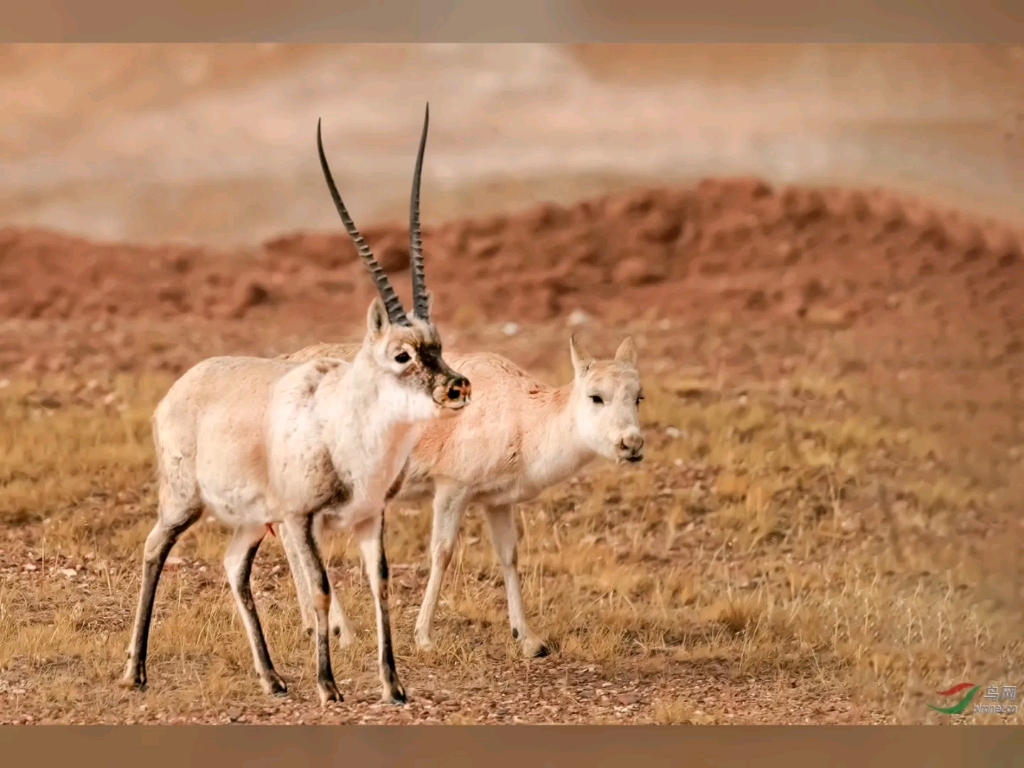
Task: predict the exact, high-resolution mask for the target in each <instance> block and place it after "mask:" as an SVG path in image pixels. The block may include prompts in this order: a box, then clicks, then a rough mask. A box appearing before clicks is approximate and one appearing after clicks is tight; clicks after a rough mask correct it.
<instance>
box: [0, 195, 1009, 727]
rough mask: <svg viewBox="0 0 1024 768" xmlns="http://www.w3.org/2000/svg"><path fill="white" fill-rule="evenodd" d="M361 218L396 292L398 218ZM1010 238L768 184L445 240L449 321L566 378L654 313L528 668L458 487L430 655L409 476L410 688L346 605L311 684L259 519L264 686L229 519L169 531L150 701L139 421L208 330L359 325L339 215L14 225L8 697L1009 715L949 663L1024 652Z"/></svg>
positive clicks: (431, 254)
mask: <svg viewBox="0 0 1024 768" xmlns="http://www.w3.org/2000/svg"><path fill="white" fill-rule="evenodd" d="M367 235H368V239H369V241H370V243H371V245H373V247H374V248H375V250H376V252H377V253H378V255H379V256H380V257H381V258H382V261H383V262H384V263H385V265H386V267H387V268H388V270H389V271H391V272H392V273H397V274H398V275H399V277H397V278H396V280H397V283H398V286H397V287H398V288H399V291H400V292H401V293H403V295H405V296H407V295H408V280H407V277H406V273H404V272H403V270H404V268H405V267H406V265H407V263H408V251H407V248H406V244H405V241H406V235H405V233H404V230H403V228H402V227H377V228H373V229H369V228H368V232H367ZM1021 243H1022V240H1021V237H1020V234H1019V233H1016V232H1013V231H1011V230H1009V229H1008V228H1006V227H1003V226H1001V225H999V224H998V223H995V222H992V221H975V220H972V219H970V218H968V217H967V216H964V215H958V214H956V213H955V212H949V211H941V210H935V209H933V208H932V207H930V206H928V205H926V204H924V203H921V202H919V201H914V200H901V199H897V198H895V197H893V196H892V195H889V194H887V193H885V192H882V191H864V192H857V191H844V190H833V189H807V188H799V187H794V188H784V189H773V188H771V187H769V186H768V185H767V184H765V183H762V182H759V181H757V180H753V179H736V180H709V181H705V182H703V183H702V184H701V185H699V186H698V187H697V188H696V189H639V190H632V191H628V192H623V193H620V194H616V195H611V196H608V197H604V198H600V199H594V200H589V201H584V202H581V203H579V204H576V205H573V206H568V207H564V206H557V205H544V206H539V207H536V208H535V209H532V210H529V211H527V212H525V213H523V214H517V215H515V216H493V217H490V218H487V219H484V220H473V221H453V222H449V223H447V224H444V225H441V226H438V227H435V228H432V229H430V230H428V231H427V232H426V233H425V244H426V252H427V255H428V262H427V272H428V283H429V284H430V286H431V288H432V290H433V291H434V292H435V308H436V310H435V311H436V314H437V317H438V319H439V324H440V328H441V331H442V333H443V334H444V339H445V342H446V345H447V347H448V348H450V349H454V350H459V351H469V350H480V349H490V350H495V351H498V352H501V353H503V354H506V355H508V356H509V357H510V358H511V359H513V360H514V361H516V362H517V363H519V364H521V365H523V366H525V367H527V368H528V369H529V370H531V371H534V372H535V373H536V374H537V376H538V377H539V378H541V379H543V380H545V381H548V382H552V383H560V382H566V381H568V380H569V371H570V370H571V369H570V364H569V352H568V343H567V342H568V336H569V333H570V332H575V333H577V334H579V336H580V338H581V339H582V340H583V341H584V342H585V343H586V344H587V346H588V347H589V348H590V349H591V350H592V351H594V352H595V353H597V354H599V355H608V354H611V352H612V351H613V350H614V349H615V346H616V345H617V344H618V342H619V341H620V340H621V338H622V337H623V335H624V334H626V333H632V334H634V335H635V337H636V339H637V342H638V346H639V349H640V356H641V368H642V370H643V375H644V379H645V389H646V391H647V399H646V401H645V402H644V404H643V406H642V413H643V418H644V425H645V430H646V433H647V439H648V445H649V450H648V452H647V458H646V460H645V461H644V462H643V464H641V465H639V467H630V468H628V469H622V468H615V467H612V466H608V465H604V464H595V465H593V466H592V467H591V468H590V469H589V470H588V471H586V472H584V473H583V474H582V475H581V476H580V477H578V478H577V479H575V480H574V481H572V482H569V483H567V484H565V485H563V486H560V487H557V488H554V489H552V490H550V491H549V492H548V493H546V494H545V495H544V496H543V497H542V498H541V499H539V500H537V501H535V502H532V503H530V504H527V505H524V506H523V508H522V510H521V515H520V516H519V517H520V520H519V522H520V525H521V533H522V539H521V541H522V544H521V550H520V569H521V572H522V574H523V579H524V591H525V595H526V601H527V609H528V614H529V616H530V618H531V623H532V625H533V626H534V628H535V629H536V630H537V631H538V632H540V633H541V634H543V635H544V636H545V637H547V638H548V639H549V640H550V642H551V645H552V648H553V653H552V655H551V656H549V657H547V658H542V659H535V660H529V661H527V660H523V659H521V658H519V657H518V655H517V653H516V646H515V644H514V641H513V640H512V638H511V636H510V634H509V632H508V630H507V622H506V617H505V603H504V590H503V587H502V583H501V577H500V573H499V571H498V569H497V567H496V564H495V562H494V558H493V555H492V553H491V550H490V545H489V543H488V541H487V534H486V532H484V531H483V528H482V526H481V521H480V520H478V519H477V518H476V516H475V515H473V514H472V513H471V514H470V515H469V516H468V519H467V521H466V523H465V524H464V527H463V531H462V537H461V539H460V544H459V549H458V550H457V554H456V558H455V560H454V561H453V566H452V568H451V570H450V571H449V577H448V579H447V580H446V584H445V588H444V590H443V596H442V601H441V604H440V607H439V611H438V617H437V623H436V627H437V629H436V633H437V634H436V640H437V642H438V647H437V649H436V650H435V651H433V652H432V653H430V654H425V653H420V652H417V651H416V650H415V649H414V647H413V644H412V624H413V621H414V617H415V612H416V609H417V608H418V605H419V601H420V599H421V597H422V593H423V589H424V586H425V582H426V573H427V570H426V558H425V550H426V546H427V543H428V540H429V521H430V516H429V510H428V507H427V506H426V505H420V506H417V507H412V508H404V507H395V508H394V509H392V510H391V511H390V512H389V523H388V534H387V546H388V551H389V557H390V559H391V561H392V564H393V572H394V581H393V584H394V587H393V597H392V621H393V626H394V628H395V633H396V638H395V641H396V646H397V647H396V654H397V663H398V670H399V674H400V675H401V677H402V680H403V682H404V683H405V686H406V688H407V690H408V691H409V693H410V697H411V700H410V703H409V705H408V706H407V707H404V708H395V707H390V706H385V705H381V704H379V703H377V697H378V695H379V687H378V682H377V679H376V663H375V634H374V631H373V622H372V620H371V617H372V615H371V604H370V600H369V592H368V590H367V589H366V586H365V583H364V581H363V577H362V576H361V570H360V567H359V563H358V560H357V555H356V551H355V548H354V547H353V546H351V545H350V543H349V542H346V541H344V540H343V539H341V538H339V539H337V540H335V541H334V542H333V545H332V547H333V548H332V551H331V562H332V574H333V578H334V580H335V582H336V583H337V585H338V588H339V593H340V595H341V598H342V600H343V602H344V603H345V606H346V609H347V610H348V611H349V613H350V615H352V616H353V618H354V620H355V621H356V622H357V624H358V626H359V629H360V637H359V639H358V641H357V642H356V643H355V645H354V646H353V647H352V648H350V649H346V650H335V652H334V666H335V674H336V676H337V678H338V681H339V686H340V688H341V690H342V693H343V695H344V696H345V701H344V702H343V703H341V704H339V705H336V706H332V707H330V708H328V709H321V708H320V706H319V704H318V702H317V699H316V696H315V684H314V679H313V664H312V643H311V641H310V640H308V639H307V638H306V637H305V636H304V635H303V633H302V631H301V625H300V623H299V620H298V619H299V615H298V608H297V604H296V600H295V596H294V591H293V587H292V584H291V580H290V577H289V576H288V573H287V565H286V561H285V559H284V556H283V552H282V550H281V547H280V544H279V542H278V541H276V540H268V541H267V542H266V544H265V545H264V547H263V548H262V549H261V552H260V555H259V557H258V559H257V562H256V567H255V572H254V585H255V589H254V591H255V594H256V598H257V604H258V608H259V610H260V611H261V615H262V617H263V620H264V624H265V626H266V628H267V635H268V642H269V645H270V648H271V653H272V655H273V657H274V660H275V663H276V665H277V667H278V669H279V670H280V671H281V673H282V675H283V676H284V677H285V679H286V681H287V682H288V684H289V695H288V697H287V698H285V699H283V700H279V699H272V698H269V697H266V696H264V695H263V694H262V693H261V692H260V691H259V688H258V686H257V684H256V680H255V676H254V674H253V671H252V662H251V658H250V654H249V650H248V647H247V644H246V641H245V635H244V632H243V630H242V628H241V625H240V623H239V621H238V620H237V618H236V616H235V613H234V605H233V602H232V600H231V597H230V593H229V591H228V587H227V583H226V580H225V579H224V577H223V571H222V568H221V565H220V560H221V557H222V554H223V549H224V547H225V546H226V542H227V537H226V534H225V532H224V531H223V530H221V529H220V527H219V526H218V525H215V524H206V523H204V524H201V525H198V526H196V527H195V528H194V529H192V531H190V532H189V533H188V534H186V536H185V537H184V538H183V539H182V541H181V542H180V543H179V545H178V547H177V548H176V549H175V551H174V552H173V553H172V556H173V558H174V559H173V560H172V561H171V565H170V567H169V568H168V570H167V571H166V572H165V575H164V578H163V580H162V582H161V587H160V591H159V593H158V596H157V606H156V618H155V623H154V627H153V631H152V635H151V646H150V648H151V650H150V666H149V682H150V690H149V691H148V692H146V693H144V694H139V693H128V692H125V691H123V690H121V689H120V688H118V687H117V686H116V685H115V681H116V680H117V678H118V676H119V675H120V673H121V671H122V668H123V663H124V658H125V656H124V653H125V648H126V645H127V640H128V632H129V629H130V624H131V621H132V618H133V612H134V606H135V600H136V597H137V589H138V576H139V559H140V555H141V547H142V542H143V539H144V538H145V536H146V534H147V532H148V530H149V528H150V526H151V525H152V521H153V519H154V502H155V496H154V483H153V480H154V478H153V457H152V446H151V443H150V436H149V421H148V420H149V416H150V414H151V413H152V409H153V407H154V406H155V404H156V402H157V401H158V400H159V398H160V397H161V396H162V394H163V393H164V392H165V391H166V388H167V386H168V385H169V384H170V382H171V381H172V380H173V378H174V377H175V376H176V375H178V374H180V373H181V372H183V371H184V370H185V369H186V368H187V367H188V366H190V365H191V364H193V363H194V362H196V361H198V360H200V359H201V358H203V357H204V356H208V355H212V354H223V353H248V354H262V355H272V354H278V353H281V352H285V351H290V350H294V349H298V348H299V347H301V346H303V345H305V344H308V343H311V342H314V341H328V340H339V341H340V340H352V339H356V338H358V337H359V334H360V324H361V323H362V322H363V318H364V316H365V311H366V306H367V303H368V301H369V299H370V297H371V293H370V291H371V290H372V289H371V287H370V281H369V280H368V279H367V278H366V276H365V274H364V273H363V272H362V271H361V270H362V268H361V267H360V266H359V265H358V264H357V263H356V256H355V252H354V250H353V248H352V246H351V245H350V244H349V242H348V241H347V238H346V237H345V236H344V235H338V236H324V235H304V234H301V233H298V234H288V235H284V236H281V237H279V238H276V239H274V240H271V241H269V242H267V243H265V244H264V245H263V246H262V247H259V248H251V249H238V250H236V251H233V252H225V251H212V250H209V249H203V248H199V247H189V248H185V247H179V246H163V247H142V246H139V247H135V246H130V245H123V244H107V243H94V242H88V241H84V240H76V239H71V238H66V237H63V236H58V235H55V234H51V233H47V232H43V231H31V230H15V229H6V230H0V318H2V321H0V328H2V332H0V413H2V419H3V425H4V426H3V430H2V432H0V455H2V456H3V460H2V461H0V541H2V545H0V722H4V723H29V722H30V723H54V722H61V723H94V722H108V723H124V722H165V723H172V722H249V723H251V722H275V723H276V722H281V723H293V722H306V723H311V722H402V723H407V722H445V723H481V722H503V723H511V722H549V723H550V722H559V723H565V722H585V723H610V722H657V723H911V722H933V723H939V722H971V723H981V722H991V723H999V722H1011V721H1012V722H1017V721H1019V716H1017V715H1014V716H1005V715H972V714H965V715H961V716H957V717H947V716H944V715H939V714H936V713H935V712H932V711H931V710H929V709H928V707H927V705H928V704H930V703H936V704H944V703H947V702H944V701H941V697H938V696H937V695H936V691H939V690H943V689H945V688H948V687H950V686H953V685H955V684H957V683H960V682H963V681H972V682H974V683H976V684H979V685H987V684H993V685H996V684H1006V685H1017V684H1018V682H1019V681H1020V679H1021V677H1022V671H1024V670H1022V667H1021V664H1020V661H1019V660H1020V657H1021V637H1024V635H1022V634H1021V629H1022V628H1024V626H1022V625H1024V622H1022V621H1021V608H1022V606H1024V593H1022V590H1021V575H1022V568H1024V560H1022V559H1021V557H1020V550H1019V544H1018V542H1019V541H1020V538H1021V536H1020V534H1021V526H1022V521H1021V517H1020V514H1019V512H1020V509H1019V503H1020V502H1019V499H1020V498H1021V490H1022V488H1021V471H1020V470H1021V464H1022V458H1024V435H1022V427H1024V421H1022V419H1024V410H1022V408H1021V390H1020V386H1021V374H1022V370H1024V369H1022V354H1021V353H1022V341H1021V333H1022V321H1024V310H1022V306H1024V280H1022V273H1024V252H1022V246H1021Z"/></svg>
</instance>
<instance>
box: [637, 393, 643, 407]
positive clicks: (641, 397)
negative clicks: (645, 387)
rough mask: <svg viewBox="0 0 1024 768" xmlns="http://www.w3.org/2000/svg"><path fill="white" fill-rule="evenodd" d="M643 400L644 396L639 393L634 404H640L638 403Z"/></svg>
mask: <svg viewBox="0 0 1024 768" xmlns="http://www.w3.org/2000/svg"><path fill="white" fill-rule="evenodd" d="M643 400H644V396H643V395H639V396H638V397H637V399H636V404H637V405H640V403H642V402H643Z"/></svg>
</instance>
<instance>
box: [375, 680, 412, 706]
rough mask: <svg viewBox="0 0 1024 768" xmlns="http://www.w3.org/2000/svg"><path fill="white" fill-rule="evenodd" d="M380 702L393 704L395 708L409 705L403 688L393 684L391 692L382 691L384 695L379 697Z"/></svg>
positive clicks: (400, 685)
mask: <svg viewBox="0 0 1024 768" xmlns="http://www.w3.org/2000/svg"><path fill="white" fill-rule="evenodd" d="M380 700H381V701H383V702H384V703H385V704H394V705H395V706H396V707H401V706H404V705H405V704H408V703H409V697H408V696H407V695H406V693H405V688H403V687H402V684H401V683H397V682H396V683H395V684H394V686H393V687H392V688H391V690H388V689H386V688H385V689H384V693H383V694H382V695H381V697H380Z"/></svg>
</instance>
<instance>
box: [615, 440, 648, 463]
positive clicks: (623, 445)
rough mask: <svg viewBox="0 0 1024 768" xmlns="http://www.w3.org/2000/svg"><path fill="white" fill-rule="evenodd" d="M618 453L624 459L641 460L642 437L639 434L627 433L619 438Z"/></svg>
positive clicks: (642, 449) (642, 455)
mask: <svg viewBox="0 0 1024 768" xmlns="http://www.w3.org/2000/svg"><path fill="white" fill-rule="evenodd" d="M619 455H620V456H621V457H622V458H624V459H625V460H626V461H630V462H637V461H643V458H644V438H643V435H640V434H636V433H634V434H629V435H626V436H624V437H623V438H621V439H620V440H619Z"/></svg>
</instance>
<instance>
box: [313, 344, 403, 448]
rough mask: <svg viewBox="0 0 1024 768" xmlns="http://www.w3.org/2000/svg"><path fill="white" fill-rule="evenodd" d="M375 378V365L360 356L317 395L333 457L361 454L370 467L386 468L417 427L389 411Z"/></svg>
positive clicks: (326, 382)
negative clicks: (381, 465) (382, 465)
mask: <svg viewBox="0 0 1024 768" xmlns="http://www.w3.org/2000/svg"><path fill="white" fill-rule="evenodd" d="M374 374H375V371H374V368H373V365H372V364H370V363H367V361H365V360H363V359H361V356H358V355H357V356H356V358H355V359H354V360H353V362H352V365H351V366H350V367H349V368H348V369H347V370H346V371H345V372H344V373H341V374H339V375H330V377H329V378H325V379H324V381H323V383H322V384H321V386H320V388H319V390H318V391H317V398H318V411H319V412H320V415H321V419H322V426H323V430H324V439H325V441H326V442H327V443H328V446H329V447H330V450H331V453H332V455H335V456H339V455H341V454H352V453H358V454H360V455H361V456H362V457H363V458H364V460H365V462H366V463H367V464H368V465H377V464H383V463H387V462H386V461H384V459H385V457H387V456H389V455H391V454H393V453H395V451H396V450H397V449H398V448H399V447H400V446H401V445H402V444H404V443H405V442H408V439H407V436H408V435H410V434H411V433H412V431H413V428H414V426H415V425H414V424H413V423H410V422H408V421H407V420H405V419H403V418H401V416H402V414H401V412H396V411H395V410H394V409H392V408H389V407H388V403H387V402H385V398H384V397H382V395H383V394H384V392H383V389H384V387H383V386H382V384H383V382H382V381H381V378H380V377H379V376H377V375H374Z"/></svg>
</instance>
